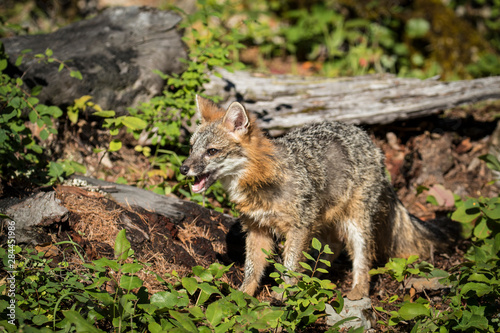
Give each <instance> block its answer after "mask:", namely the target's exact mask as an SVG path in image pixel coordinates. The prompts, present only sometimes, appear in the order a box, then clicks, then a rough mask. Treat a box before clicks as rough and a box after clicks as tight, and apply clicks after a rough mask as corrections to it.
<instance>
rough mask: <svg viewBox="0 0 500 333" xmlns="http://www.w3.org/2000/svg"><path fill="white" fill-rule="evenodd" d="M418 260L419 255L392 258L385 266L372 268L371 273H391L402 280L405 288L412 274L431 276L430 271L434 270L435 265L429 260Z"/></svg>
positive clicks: (398, 279)
mask: <svg viewBox="0 0 500 333" xmlns="http://www.w3.org/2000/svg"><path fill="white" fill-rule="evenodd" d="M417 261H418V256H417V255H412V256H409V257H408V258H391V259H389V262H388V263H387V264H385V266H384V267H379V268H376V269H372V270H370V274H371V275H377V274H389V276H390V277H392V278H393V279H394V280H396V281H398V282H400V283H401V284H402V287H403V289H405V288H406V286H407V282H408V279H409V278H410V277H411V276H421V277H429V273H431V272H433V270H434V266H432V265H431V264H429V263H428V262H426V261H421V262H417Z"/></svg>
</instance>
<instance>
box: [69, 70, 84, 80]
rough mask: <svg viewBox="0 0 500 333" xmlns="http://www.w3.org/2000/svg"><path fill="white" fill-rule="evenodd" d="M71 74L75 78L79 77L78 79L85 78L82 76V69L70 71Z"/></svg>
mask: <svg viewBox="0 0 500 333" xmlns="http://www.w3.org/2000/svg"><path fill="white" fill-rule="evenodd" d="M69 75H70V76H71V77H74V78H75V79H78V80H82V79H83V77H82V73H80V71H71V72H70V73H69Z"/></svg>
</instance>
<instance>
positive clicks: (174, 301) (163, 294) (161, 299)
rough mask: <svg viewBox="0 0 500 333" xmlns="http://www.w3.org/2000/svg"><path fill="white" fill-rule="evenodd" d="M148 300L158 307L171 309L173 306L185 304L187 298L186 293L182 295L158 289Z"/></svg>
mask: <svg viewBox="0 0 500 333" xmlns="http://www.w3.org/2000/svg"><path fill="white" fill-rule="evenodd" d="M150 302H151V304H154V305H156V306H158V307H159V308H160V309H163V308H168V309H172V308H174V307H175V306H179V307H182V306H187V304H188V303H189V298H188V297H187V296H186V294H184V295H182V294H180V293H178V292H169V291H159V292H157V293H155V294H153V295H152V296H151V298H150Z"/></svg>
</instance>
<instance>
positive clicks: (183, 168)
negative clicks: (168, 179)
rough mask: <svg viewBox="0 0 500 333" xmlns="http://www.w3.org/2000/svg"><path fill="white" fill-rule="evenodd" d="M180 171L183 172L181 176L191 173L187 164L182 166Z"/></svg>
mask: <svg viewBox="0 0 500 333" xmlns="http://www.w3.org/2000/svg"><path fill="white" fill-rule="evenodd" d="M179 171H180V172H181V174H183V175H184V176H186V175H187V174H188V172H189V167H188V166H187V165H185V164H182V165H181V167H180V168H179Z"/></svg>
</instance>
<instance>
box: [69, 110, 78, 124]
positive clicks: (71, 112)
mask: <svg viewBox="0 0 500 333" xmlns="http://www.w3.org/2000/svg"><path fill="white" fill-rule="evenodd" d="M68 118H69V120H70V121H71V122H72V123H73V124H76V122H77V121H78V109H75V110H68Z"/></svg>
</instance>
